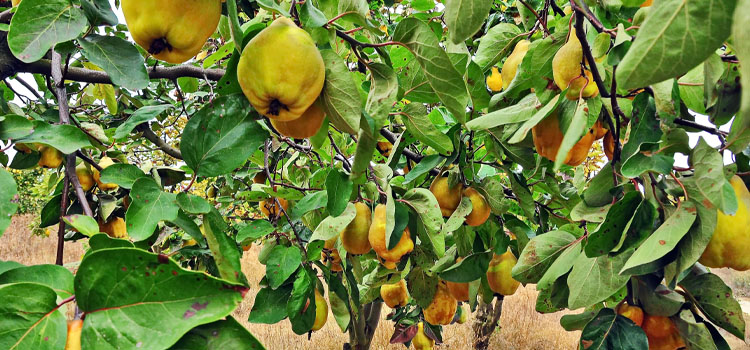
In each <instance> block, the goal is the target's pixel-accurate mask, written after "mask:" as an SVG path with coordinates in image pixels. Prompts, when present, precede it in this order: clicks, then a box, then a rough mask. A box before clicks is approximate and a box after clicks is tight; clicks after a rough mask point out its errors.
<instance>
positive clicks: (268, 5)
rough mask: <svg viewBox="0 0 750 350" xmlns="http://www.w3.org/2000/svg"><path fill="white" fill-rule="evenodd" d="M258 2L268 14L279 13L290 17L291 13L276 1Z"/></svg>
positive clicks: (260, 0)
mask: <svg viewBox="0 0 750 350" xmlns="http://www.w3.org/2000/svg"><path fill="white" fill-rule="evenodd" d="M257 2H258V5H259V6H260V7H261V8H262V9H264V10H266V11H268V12H271V13H273V12H277V13H279V14H280V15H282V16H284V17H289V12H288V11H287V9H286V8H284V6H281V5H280V4H278V3H276V1H274V0H257Z"/></svg>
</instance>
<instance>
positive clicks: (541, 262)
mask: <svg viewBox="0 0 750 350" xmlns="http://www.w3.org/2000/svg"><path fill="white" fill-rule="evenodd" d="M575 240H576V237H575V236H573V235H572V234H570V233H568V232H565V231H550V232H547V233H545V234H543V235H539V236H536V237H534V238H532V239H531V240H530V241H529V243H528V244H526V247H525V248H523V251H522V252H521V256H520V257H519V258H518V262H517V263H516V266H514V267H513V279H515V280H516V281H519V282H521V283H536V282H538V281H539V279H541V278H542V276H543V275H544V273H545V272H546V271H547V269H548V268H549V267H550V266H551V265H552V263H554V262H555V260H557V258H558V257H559V256H560V254H562V253H563V252H564V251H565V250H566V249H568V247H570V246H572V245H573V244H574V242H575Z"/></svg>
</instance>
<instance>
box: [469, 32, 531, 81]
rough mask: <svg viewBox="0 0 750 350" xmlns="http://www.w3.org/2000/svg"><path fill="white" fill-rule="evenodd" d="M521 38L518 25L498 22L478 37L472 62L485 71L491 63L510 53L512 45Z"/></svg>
mask: <svg viewBox="0 0 750 350" xmlns="http://www.w3.org/2000/svg"><path fill="white" fill-rule="evenodd" d="M521 39H522V38H521V30H520V29H518V26H516V25H513V24H512V23H498V24H497V25H495V26H494V27H492V28H490V30H489V31H487V34H485V35H484V36H482V39H480V41H479V48H478V49H477V53H476V54H475V55H474V62H476V63H477V64H478V65H479V66H480V67H482V71H487V70H488V69H490V67H491V66H492V65H493V64H495V63H497V62H499V61H500V59H502V58H503V57H505V56H507V55H508V54H510V52H511V51H512V50H513V46H514V45H515V44H516V43H517V42H518V41H519V40H521Z"/></svg>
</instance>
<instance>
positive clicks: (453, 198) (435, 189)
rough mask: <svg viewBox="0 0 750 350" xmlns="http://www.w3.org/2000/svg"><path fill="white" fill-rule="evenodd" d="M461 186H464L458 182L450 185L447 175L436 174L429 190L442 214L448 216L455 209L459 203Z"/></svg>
mask: <svg viewBox="0 0 750 350" xmlns="http://www.w3.org/2000/svg"><path fill="white" fill-rule="evenodd" d="M463 188H464V186H463V184H461V183H460V182H459V183H457V184H456V185H454V186H453V187H450V184H449V183H448V177H443V176H438V177H436V178H435V180H433V181H432V184H431V185H430V192H432V194H434V195H435V198H437V201H438V205H439V206H440V212H441V213H443V216H445V217H449V216H451V214H453V212H454V211H456V208H458V205H459V204H460V203H461V195H462V193H461V192H462V191H463Z"/></svg>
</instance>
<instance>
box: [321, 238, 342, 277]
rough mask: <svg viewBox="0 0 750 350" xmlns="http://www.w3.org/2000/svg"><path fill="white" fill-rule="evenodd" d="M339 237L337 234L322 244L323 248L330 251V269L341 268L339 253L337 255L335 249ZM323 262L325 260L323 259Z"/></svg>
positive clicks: (337, 269)
mask: <svg viewBox="0 0 750 350" xmlns="http://www.w3.org/2000/svg"><path fill="white" fill-rule="evenodd" d="M338 239H339V236H335V237H333V238H331V239H329V240H327V241H326V242H325V244H323V248H325V249H329V250H330V251H331V253H330V259H329V260H330V261H331V266H330V268H331V271H333V272H338V271H341V270H343V269H342V268H341V255H339V250H338V249H336V241H337V240H338ZM324 260H325V257H324ZM324 262H325V261H324Z"/></svg>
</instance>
